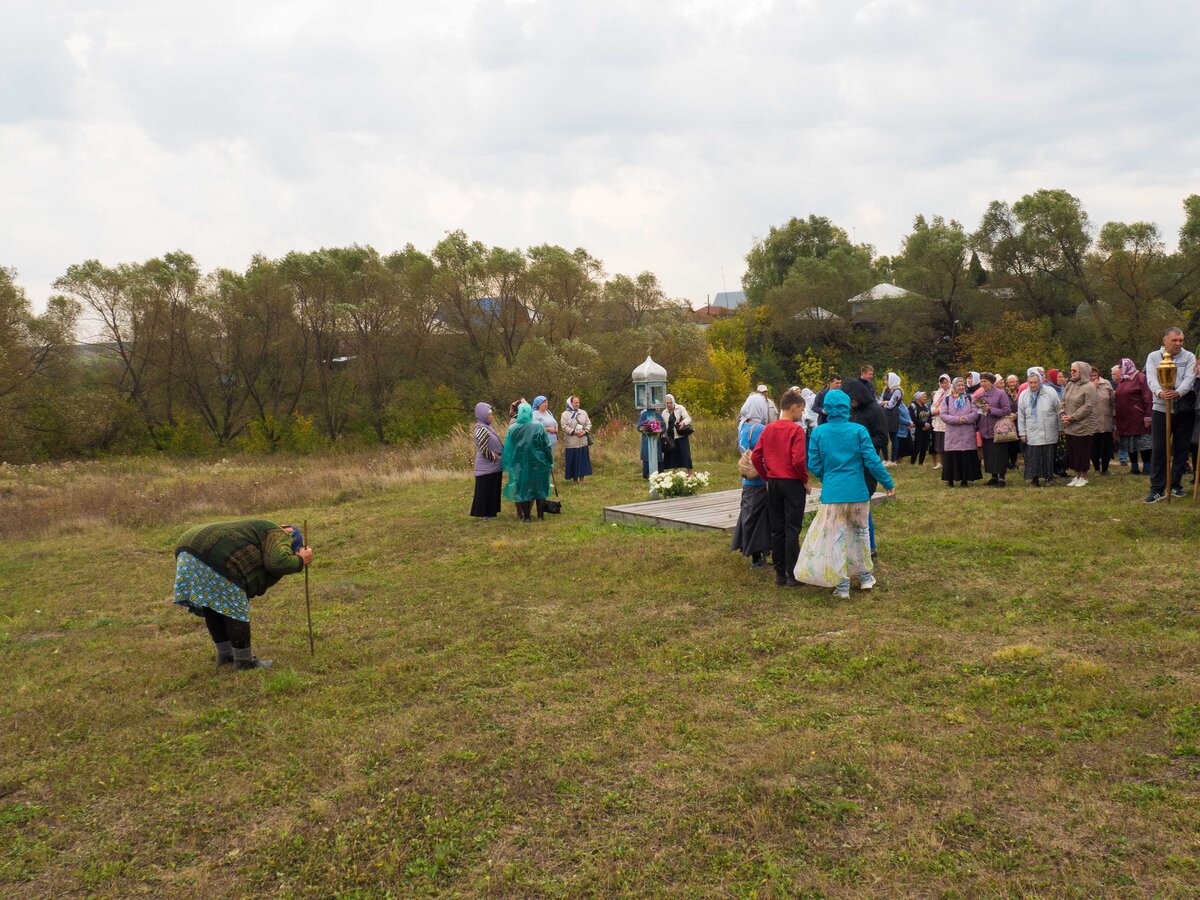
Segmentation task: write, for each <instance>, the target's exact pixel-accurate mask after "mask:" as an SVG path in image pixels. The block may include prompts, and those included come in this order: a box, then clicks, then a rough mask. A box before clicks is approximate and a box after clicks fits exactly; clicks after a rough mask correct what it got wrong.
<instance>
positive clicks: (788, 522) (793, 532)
mask: <svg viewBox="0 0 1200 900" xmlns="http://www.w3.org/2000/svg"><path fill="white" fill-rule="evenodd" d="M806 499H807V494H805V492H804V485H802V484H801V483H800V482H799V481H797V480H796V479H794V478H772V479H770V480H768V481H767V522H768V523H769V524H770V526H771V560H772V562H774V563H775V572H776V573H777V574H779V575H786V576H787V577H788V578H795V577H796V560H797V559H798V558H799V556H800V529H801V528H802V527H803V526H804V502H805V500H806Z"/></svg>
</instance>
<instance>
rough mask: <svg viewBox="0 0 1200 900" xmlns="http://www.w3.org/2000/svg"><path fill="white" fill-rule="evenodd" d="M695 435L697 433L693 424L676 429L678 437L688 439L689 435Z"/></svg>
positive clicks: (689, 423)
mask: <svg viewBox="0 0 1200 900" xmlns="http://www.w3.org/2000/svg"><path fill="white" fill-rule="evenodd" d="M695 433H696V429H695V428H693V427H692V423H691V422H688V423H687V424H686V425H682V426H680V427H679V428H676V429H675V434H676V436H677V437H687V436H688V435H689V434H695Z"/></svg>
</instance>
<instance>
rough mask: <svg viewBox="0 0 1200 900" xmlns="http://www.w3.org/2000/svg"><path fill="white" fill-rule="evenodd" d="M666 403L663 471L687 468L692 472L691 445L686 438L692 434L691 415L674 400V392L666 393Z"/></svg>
mask: <svg viewBox="0 0 1200 900" xmlns="http://www.w3.org/2000/svg"><path fill="white" fill-rule="evenodd" d="M666 400H667V405H666V406H665V407H663V411H662V418H663V422H664V423H665V425H666V427H665V428H663V471H667V470H669V469H687V472H688V474H689V475H691V474H692V446H691V441H689V440H688V438H689V437H691V434H692V417H691V416H689V415H688V411H687V410H686V409H685V408H684V407H683V405H682V404H679V403H676V402H675V395H674V394H667V397H666Z"/></svg>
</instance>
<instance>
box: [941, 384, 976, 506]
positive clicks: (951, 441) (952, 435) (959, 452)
mask: <svg viewBox="0 0 1200 900" xmlns="http://www.w3.org/2000/svg"><path fill="white" fill-rule="evenodd" d="M938 413H939V418H940V419H941V420H942V424H943V425H945V426H946V437H945V441H944V443H943V444H942V481H944V482H946V487H954V482H956V481H957V482H959V483H960V484H961V485H962V486H963V487H966V486H967V485H968V484H970V483H971V482H972V481H978V480H979V479H980V478H982V477H983V475H982V473H981V472H980V471H979V450H978V447H977V445H976V443H975V423H976V422H977V421H979V411H978V410H977V409H976V408H975V401H973V400H972V399H971V395H970V393H968V392H967V383H966V381H965V380H964V379H962V378H955V379H954V381H953V382H952V383H951V385H950V391H949V393H947V394H946V396H945V397H943V398H942V402H941V404H940V405H939V407H938Z"/></svg>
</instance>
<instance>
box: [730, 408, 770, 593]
mask: <svg viewBox="0 0 1200 900" xmlns="http://www.w3.org/2000/svg"><path fill="white" fill-rule="evenodd" d="M750 397H751V399H750V400H747V401H746V404H747V405H748V406H749V407H750V409H745V407H743V411H744V413H745V415H744V416H742V417H741V418H742V423H741V424H740V425H739V426H738V452H739V453H745V452H746V451H747V450H753V449H754V448H755V446H756V445H757V444H758V439H759V437H760V436H761V435H762V433H763V429H764V428H765V427H766V421H767V419H768V417H769V416H770V415H771V409H770V407H769V406H767V401H766V399H765V398H764V397H763V396H762V394H751V395H750ZM729 549H730V550H731V551H735V550H736V551H740V552H741V553H742V555H743V556H749V557H750V563H751V565H753V566H754V568H756V569H765V568H766V567H767V551H768V550H770V549H771V525H770V523H769V522H768V521H767V483H766V482H765V481H763V479H762V478H760V477H759V476H758V475H755V476H754V477H753V478H746V477H743V478H742V505H741V509H740V510H739V512H738V520H737V524H736V525H734V526H733V544H732V546H730V548H729Z"/></svg>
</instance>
